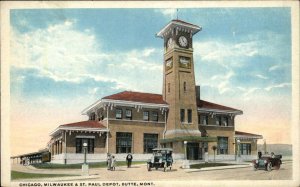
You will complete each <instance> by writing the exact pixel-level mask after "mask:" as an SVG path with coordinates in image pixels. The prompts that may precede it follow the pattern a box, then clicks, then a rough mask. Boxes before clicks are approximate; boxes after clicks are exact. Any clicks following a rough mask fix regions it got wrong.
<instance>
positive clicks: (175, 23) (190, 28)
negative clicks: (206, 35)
mask: <svg viewBox="0 0 300 187" xmlns="http://www.w3.org/2000/svg"><path fill="white" fill-rule="evenodd" d="M174 28H181V29H185V30H186V31H187V32H189V33H191V34H192V35H194V34H196V33H197V32H199V31H201V29H202V28H201V27H199V26H198V25H194V24H191V23H188V22H185V21H182V20H179V19H176V20H172V21H171V22H170V23H168V24H167V25H166V26H165V27H164V28H162V29H161V30H160V31H159V32H158V33H157V34H156V36H157V37H160V38H163V37H164V35H165V34H166V33H167V32H169V31H171V30H173V29H174Z"/></svg>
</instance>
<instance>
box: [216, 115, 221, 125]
mask: <svg viewBox="0 0 300 187" xmlns="http://www.w3.org/2000/svg"><path fill="white" fill-rule="evenodd" d="M221 124H222V118H221V116H216V125H218V126H221Z"/></svg>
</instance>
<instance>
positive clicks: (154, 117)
mask: <svg viewBox="0 0 300 187" xmlns="http://www.w3.org/2000/svg"><path fill="white" fill-rule="evenodd" d="M152 120H153V121H158V112H152Z"/></svg>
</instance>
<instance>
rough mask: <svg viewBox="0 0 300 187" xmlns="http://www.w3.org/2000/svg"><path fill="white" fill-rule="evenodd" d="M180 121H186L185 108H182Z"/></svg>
mask: <svg viewBox="0 0 300 187" xmlns="http://www.w3.org/2000/svg"><path fill="white" fill-rule="evenodd" d="M180 121H181V122H184V109H180Z"/></svg>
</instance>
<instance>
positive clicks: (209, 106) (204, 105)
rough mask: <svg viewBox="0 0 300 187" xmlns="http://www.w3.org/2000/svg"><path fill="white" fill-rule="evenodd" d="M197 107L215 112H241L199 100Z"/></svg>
mask: <svg viewBox="0 0 300 187" xmlns="http://www.w3.org/2000/svg"><path fill="white" fill-rule="evenodd" d="M197 106H198V107H199V108H206V109H215V110H233V111H240V110H237V109H235V108H230V107H227V106H223V105H219V104H215V103H211V102H208V101H204V100H197Z"/></svg>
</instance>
